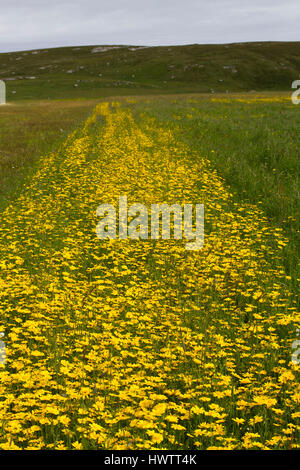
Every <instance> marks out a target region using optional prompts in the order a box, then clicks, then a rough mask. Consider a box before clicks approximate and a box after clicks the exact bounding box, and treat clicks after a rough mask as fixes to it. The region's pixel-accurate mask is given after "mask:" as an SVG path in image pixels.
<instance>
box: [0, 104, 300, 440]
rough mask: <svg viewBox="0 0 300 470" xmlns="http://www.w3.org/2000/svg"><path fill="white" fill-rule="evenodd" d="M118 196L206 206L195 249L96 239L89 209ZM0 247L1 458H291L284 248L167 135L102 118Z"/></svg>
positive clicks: (296, 397)
mask: <svg viewBox="0 0 300 470" xmlns="http://www.w3.org/2000/svg"><path fill="white" fill-rule="evenodd" d="M195 162H196V163H195ZM119 195H127V197H128V202H129V204H130V203H135V202H142V203H143V204H146V205H149V206H150V204H152V203H163V202H166V203H168V204H173V203H180V204H184V203H204V204H205V244H204V248H203V249H202V250H200V251H193V252H189V251H186V250H185V246H184V241H180V240H179V241H178V240H176V241H174V240H157V241H155V240H144V241H139V240H99V239H98V238H97V237H96V233H95V228H96V224H97V222H98V220H97V217H96V208H97V206H98V205H99V204H102V203H104V202H108V203H113V204H116V205H117V202H118V198H119ZM0 239H1V243H0V266H1V276H0V286H1V290H0V312H1V317H0V325H1V326H0V331H2V332H4V336H3V337H2V338H1V339H2V340H3V341H4V342H5V346H6V361H5V364H2V365H0V400H1V401H0V402H1V406H0V420H1V431H0V448H2V449H19V448H20V449H22V448H25V449H81V448H83V449H90V448H92V449H93V448H98V449H127V448H130V449H150V448H151V449H154V448H162V449H196V448H198V449H212V448H222V449H273V448H294V447H297V442H299V429H300V428H299V417H300V412H299V401H300V389H299V385H298V381H297V374H299V366H298V365H296V364H294V363H293V362H292V361H291V344H292V341H293V340H294V339H295V330H296V327H297V320H298V321H299V314H297V312H296V308H295V304H294V301H293V298H292V296H291V294H290V291H289V288H288V286H289V279H287V277H286V275H285V272H284V269H283V266H282V259H281V249H282V247H283V246H284V245H285V244H286V243H287V240H286V239H285V237H284V236H283V234H282V232H281V230H280V229H277V230H275V231H274V230H272V229H271V227H270V225H269V224H268V221H267V219H266V218H265V217H264V214H263V212H262V211H261V210H260V209H259V208H258V207H257V206H254V205H249V204H237V203H235V202H234V200H233V197H232V195H231V194H230V192H229V190H228V188H227V187H226V186H225V185H224V183H223V181H222V179H221V178H220V177H219V175H218V174H217V173H216V171H215V170H214V169H213V168H212V167H211V166H210V164H209V163H208V161H207V160H206V159H203V158H201V157H198V158H197V159H196V158H195V155H193V158H191V152H190V150H189V148H188V147H187V146H186V145H184V144H183V143H178V142H177V141H176V139H175V138H174V135H173V134H172V132H171V131H170V130H169V129H168V128H163V127H160V126H158V125H157V123H156V121H155V120H154V119H151V118H149V117H147V116H146V115H143V116H141V121H140V123H139V124H137V123H136V122H135V120H134V119H133V116H132V114H131V112H130V110H129V109H128V108H121V107H120V105H119V104H118V103H112V104H111V105H109V104H108V103H103V104H100V105H98V106H97V107H96V109H95V110H94V113H93V114H92V116H91V117H90V118H89V119H88V120H87V121H86V123H85V125H84V127H83V128H82V129H81V130H78V131H77V132H75V133H74V134H72V135H71V136H70V137H69V139H68V140H67V141H66V143H65V145H64V146H63V147H62V148H61V150H60V151H59V152H58V153H56V154H52V155H49V156H47V157H45V158H44V159H43V160H42V161H41V165H40V169H39V171H38V172H37V173H36V174H35V176H34V177H33V179H32V181H31V183H30V184H29V185H28V186H27V187H26V188H25V189H24V191H23V193H22V195H21V196H20V198H19V199H18V201H17V203H16V204H14V205H11V206H10V207H8V208H7V209H6V210H5V212H4V213H3V214H2V219H1V224H0Z"/></svg>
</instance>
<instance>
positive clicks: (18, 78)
mask: <svg viewBox="0 0 300 470" xmlns="http://www.w3.org/2000/svg"><path fill="white" fill-rule="evenodd" d="M299 74H300V42H263V43H257V42H256V43H237V44H225V45H198V44H194V45H187V46H168V47H142V46H117V45H116V46H83V47H60V48H54V49H41V50H34V51H24V52H11V53H1V54H0V79H2V80H4V81H5V82H6V84H7V91H8V100H9V101H15V100H22V99H48V98H49V99H53V98H57V99H63V98H82V97H86V98H97V97H99V96H112V95H123V94H135V95H136V94H145V93H147V94H149V93H155V94H157V93H178V92H183V93H190V92H198V93H212V92H214V91H215V92H227V91H228V92H234V91H237V92H238V91H251V90H256V91H261V90H273V91H277V90H290V88H291V82H292V81H293V80H295V79H297V78H299Z"/></svg>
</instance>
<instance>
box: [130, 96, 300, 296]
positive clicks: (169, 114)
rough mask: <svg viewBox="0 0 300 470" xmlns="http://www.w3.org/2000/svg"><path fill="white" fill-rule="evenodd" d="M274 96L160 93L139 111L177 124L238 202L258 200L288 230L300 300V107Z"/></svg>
mask: <svg viewBox="0 0 300 470" xmlns="http://www.w3.org/2000/svg"><path fill="white" fill-rule="evenodd" d="M265 98H266V99H267V100H268V101H267V102H264V101H263V99H265ZM214 99H216V101H213V100H214ZM240 99H242V102H240V101H239V100H240ZM275 99H276V96H275V95H272V94H261V95H256V96H251V95H232V96H230V97H228V96H224V95H219V96H216V97H214V98H211V97H203V96H198V97H197V96H189V97H182V98H180V97H173V98H172V99H170V98H168V97H161V98H160V99H157V100H151V101H150V100H149V101H148V103H147V106H146V107H145V104H144V102H143V101H142V100H141V101H138V102H137V104H136V112H135V115H136V116H138V113H140V112H142V113H144V112H145V111H146V113H147V114H149V115H150V116H154V117H155V118H156V119H158V120H159V122H160V123H161V124H164V125H165V126H166V127H167V128H171V129H173V130H174V132H176V135H177V138H178V139H179V140H181V141H184V142H185V143H186V144H188V145H189V146H190V148H191V149H192V150H193V151H194V152H195V155H196V156H195V158H199V157H201V156H203V157H205V158H209V160H210V161H211V162H212V165H213V167H214V168H216V169H217V171H218V173H219V175H221V176H222V177H223V178H224V180H225V181H226V184H227V185H228V187H230V190H231V191H232V192H233V193H234V195H235V199H236V201H237V202H242V201H245V202H249V203H252V204H258V205H259V206H260V208H261V209H263V211H264V213H265V214H266V216H267V217H268V219H269V220H270V221H271V222H272V223H273V226H274V228H276V227H281V228H283V229H284V231H285V233H286V235H287V236H288V238H289V240H290V243H289V244H288V246H287V247H285V250H284V252H285V268H286V272H287V274H288V275H290V276H291V277H292V283H293V290H294V293H295V295H296V296H297V297H298V303H299V295H298V293H299V280H300V269H299V268H300V266H299V254H300V230H299V227H300V151H299V149H300V135H299V132H298V129H299V126H300V109H299V107H297V106H295V105H293V104H292V103H291V102H289V101H287V100H286V101H283V102H276V101H273V102H272V100H275ZM222 100H228V102H222Z"/></svg>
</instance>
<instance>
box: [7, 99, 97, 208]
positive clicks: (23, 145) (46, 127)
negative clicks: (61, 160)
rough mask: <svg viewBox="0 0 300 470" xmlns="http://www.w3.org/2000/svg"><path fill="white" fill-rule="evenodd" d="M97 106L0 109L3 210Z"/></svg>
mask: <svg viewBox="0 0 300 470" xmlns="http://www.w3.org/2000/svg"><path fill="white" fill-rule="evenodd" d="M95 104H96V101H88V100H81V101H51V102H42V101H34V102H30V101H29V102H23V103H15V104H11V105H8V106H0V180H1V186H0V209H3V208H4V207H5V206H6V205H7V204H8V203H9V202H11V201H12V199H13V198H15V197H16V196H17V195H18V194H19V192H20V191H21V189H22V186H23V184H24V182H25V181H26V178H27V179H28V178H30V175H31V174H32V172H33V171H34V170H35V168H36V163H37V161H38V159H39V158H40V157H42V156H43V155H46V154H47V153H49V152H51V151H54V150H56V149H57V148H58V146H59V145H60V143H61V142H63V140H64V139H65V138H66V136H67V135H68V134H69V133H70V132H71V130H72V129H73V128H76V127H78V125H79V124H80V122H82V120H84V119H85V118H86V117H87V115H88V114H89V112H90V111H91V109H92V108H93V107H94V106H95Z"/></svg>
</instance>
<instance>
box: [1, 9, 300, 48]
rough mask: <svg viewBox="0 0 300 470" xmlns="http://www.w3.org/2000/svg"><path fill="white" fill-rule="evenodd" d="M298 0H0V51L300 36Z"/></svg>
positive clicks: (263, 39)
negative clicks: (286, 2)
mask: <svg viewBox="0 0 300 470" xmlns="http://www.w3.org/2000/svg"><path fill="white" fill-rule="evenodd" d="M299 19H300V4H299V0H290V2H289V3H288V4H284V3H283V2H282V0H261V1H258V0H251V1H250V0H246V1H241V0H209V1H203V0H186V1H182V0H150V1H149V0H73V1H66V0H60V1H58V0H52V1H51V2H49V1H48V0H47V1H44V0H39V1H38V0H10V1H5V2H4V1H3V0H0V51H2V52H5V51H10V50H22V49H33V48H42V47H55V46H63V45H89V44H141V45H175V44H191V43H200V44H203V43H228V42H242V41H271V40H273V41H297V40H299V39H300V38H299V34H298V31H299V26H298V22H299Z"/></svg>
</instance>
